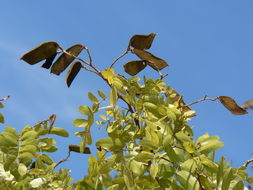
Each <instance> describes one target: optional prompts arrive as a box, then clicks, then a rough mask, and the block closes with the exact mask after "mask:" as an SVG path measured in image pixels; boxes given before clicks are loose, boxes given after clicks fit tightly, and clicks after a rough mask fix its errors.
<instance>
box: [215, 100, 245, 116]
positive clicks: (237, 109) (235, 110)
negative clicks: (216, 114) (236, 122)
mask: <svg viewBox="0 0 253 190" xmlns="http://www.w3.org/2000/svg"><path fill="white" fill-rule="evenodd" d="M218 98H219V100H220V102H221V103H222V104H223V105H224V106H225V107H226V108H227V109H228V110H229V111H230V112H231V113H232V114H234V115H243V114H247V113H248V112H247V111H246V110H245V109H244V108H242V107H241V106H239V105H238V104H237V103H236V101H235V100H234V99H233V98H231V97H229V96H219V97H218Z"/></svg>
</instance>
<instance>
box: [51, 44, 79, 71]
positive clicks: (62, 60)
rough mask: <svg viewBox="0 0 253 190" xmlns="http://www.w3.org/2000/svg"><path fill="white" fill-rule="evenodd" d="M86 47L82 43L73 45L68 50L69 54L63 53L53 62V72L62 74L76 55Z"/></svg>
mask: <svg viewBox="0 0 253 190" xmlns="http://www.w3.org/2000/svg"><path fill="white" fill-rule="evenodd" d="M83 49H84V46H83V45H82V44H76V45H73V46H71V47H70V48H68V49H67V50H66V52H68V53H69V54H71V55H73V56H71V55H69V54H66V53H63V54H62V55H61V56H60V57H59V58H58V59H57V60H56V61H55V62H54V64H53V66H52V68H51V73H53V74H56V75H60V74H61V73H62V72H63V71H64V70H65V69H66V68H67V67H68V66H69V65H70V63H71V62H72V61H74V59H75V57H76V56H78V55H79V53H81V51H82V50H83Z"/></svg>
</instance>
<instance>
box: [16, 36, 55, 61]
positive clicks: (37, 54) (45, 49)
mask: <svg viewBox="0 0 253 190" xmlns="http://www.w3.org/2000/svg"><path fill="white" fill-rule="evenodd" d="M58 48H59V45H58V44H57V43H56V42H52V41H50V42H45V43H43V44H40V45H39V46H37V47H35V48H33V49H32V50H31V51H29V52H27V53H26V54H24V55H23V56H22V57H21V58H20V59H21V60H24V61H25V62H27V63H29V64H30V65H34V64H36V63H38V62H40V61H42V60H44V59H47V58H49V57H51V56H53V55H54V54H56V52H57V49H58Z"/></svg>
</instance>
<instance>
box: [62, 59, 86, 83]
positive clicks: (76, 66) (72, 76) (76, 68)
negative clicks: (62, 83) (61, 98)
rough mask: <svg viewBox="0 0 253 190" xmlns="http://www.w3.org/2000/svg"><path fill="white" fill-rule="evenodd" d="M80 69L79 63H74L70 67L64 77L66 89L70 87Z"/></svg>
mask: <svg viewBox="0 0 253 190" xmlns="http://www.w3.org/2000/svg"><path fill="white" fill-rule="evenodd" d="M81 68H82V64H81V63H80V62H79V61H76V62H74V63H73V64H72V65H71V67H70V69H69V70H68V73H67V76H66V83H67V85H68V87H70V85H71V83H72V82H73V80H74V79H75V77H76V75H77V74H78V72H79V71H80V69H81Z"/></svg>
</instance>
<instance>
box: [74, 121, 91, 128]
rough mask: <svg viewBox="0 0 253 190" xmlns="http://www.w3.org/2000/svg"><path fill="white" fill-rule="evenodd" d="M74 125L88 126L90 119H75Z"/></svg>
mask: <svg viewBox="0 0 253 190" xmlns="http://www.w3.org/2000/svg"><path fill="white" fill-rule="evenodd" d="M73 125H74V127H86V126H88V120H86V119H75V120H74V121H73Z"/></svg>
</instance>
